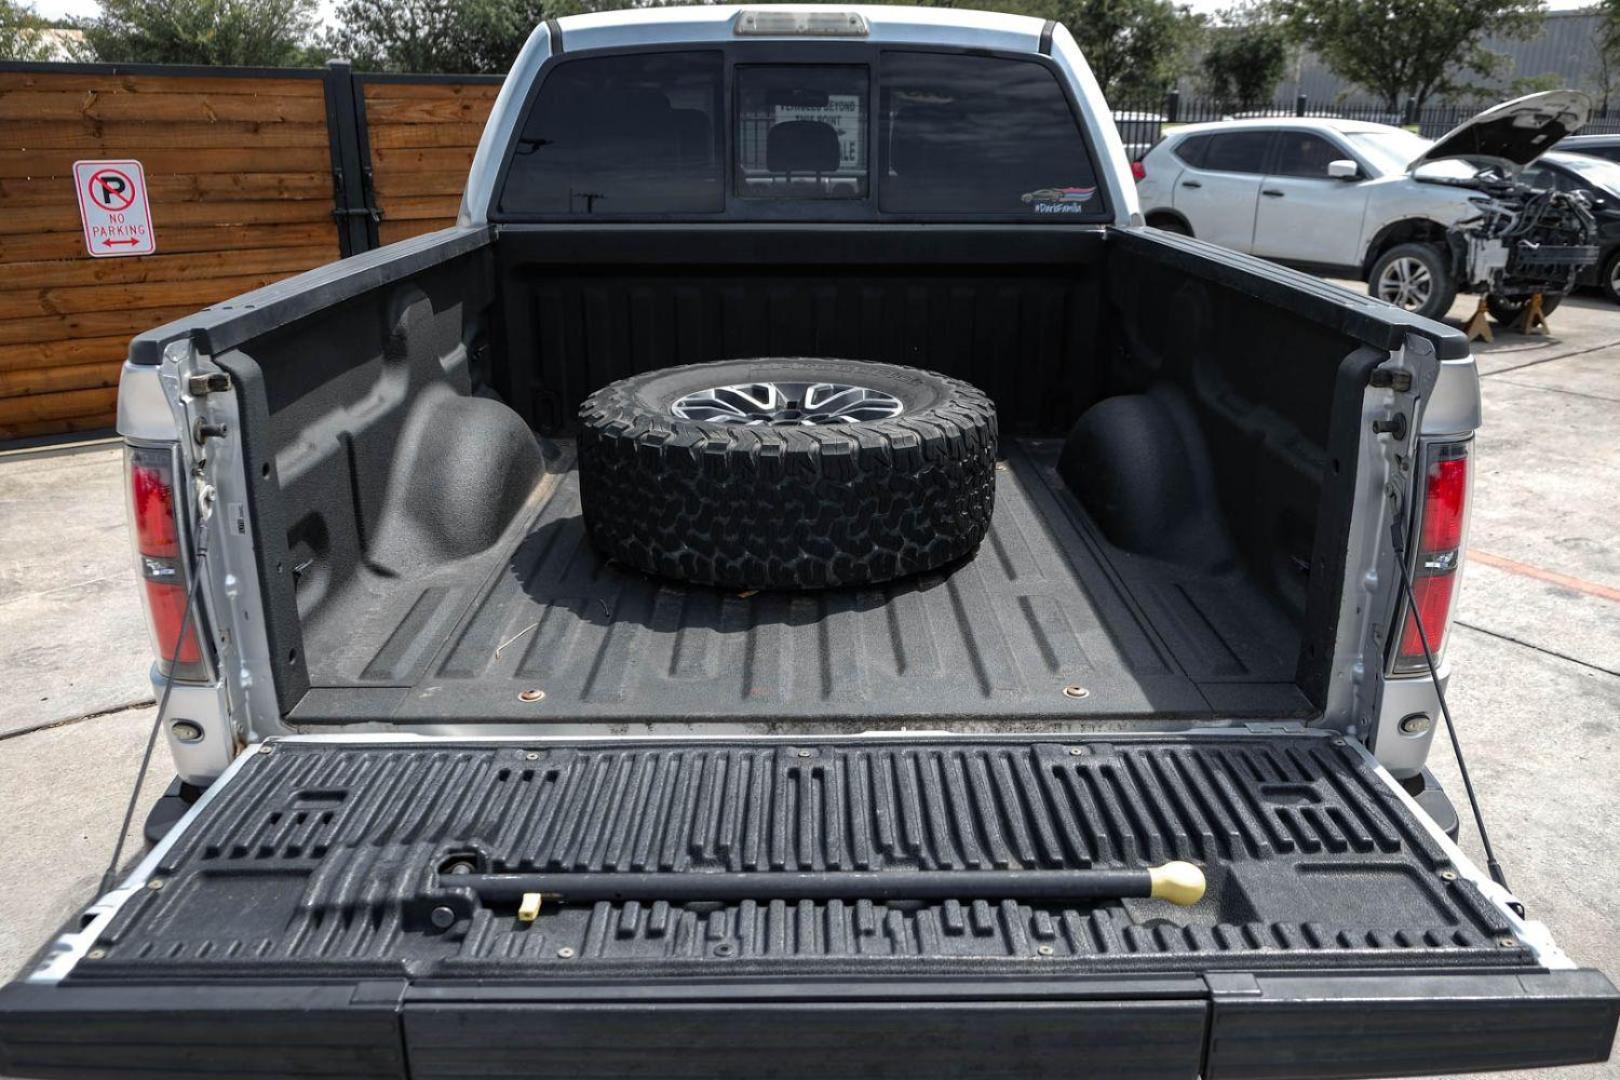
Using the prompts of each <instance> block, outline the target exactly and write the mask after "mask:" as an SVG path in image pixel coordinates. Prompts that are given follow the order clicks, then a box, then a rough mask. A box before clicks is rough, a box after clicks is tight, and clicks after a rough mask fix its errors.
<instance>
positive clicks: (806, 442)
mask: <svg viewBox="0 0 1620 1080" xmlns="http://www.w3.org/2000/svg"><path fill="white" fill-rule="evenodd" d="M579 415H580V423H581V431H580V438H579V473H580V497H581V501H582V503H583V513H584V518H585V528H586V530H587V532H588V534H589V535H590V538H591V542H592V544H594V545H595V546H596V548H597V550H599V551H600V552H602V553H603V554H604V555H606V556H608V557H610V558H612V559H616V560H618V561H619V562H621V563H625V564H627V565H629V566H632V567H636V568H638V569H641V570H645V571H648V572H649V573H654V574H660V575H663V576H665V577H671V578H678V579H680V580H682V581H689V582H697V583H701V584H706V585H720V586H725V587H728V588H736V589H815V588H830V587H834V586H847V585H869V584H873V583H876V582H881V581H888V580H891V579H893V578H898V577H903V576H905V575H907V574H915V573H918V572H920V571H924V570H933V569H936V568H938V567H941V566H944V565H946V564H948V563H950V562H953V561H954V560H957V559H960V558H962V557H963V556H964V555H967V554H969V553H970V552H972V551H973V550H974V548H975V547H976V546H977V545H978V543H979V541H980V540H982V539H983V538H984V534H985V531H986V530H987V529H988V528H989V527H990V512H991V509H992V507H993V506H994V504H995V466H996V446H997V443H996V412H995V407H994V406H993V405H992V404H991V403H990V399H989V398H988V397H986V396H985V395H984V394H983V393H982V392H980V391H979V390H977V389H975V388H974V387H972V386H969V385H968V384H967V383H965V382H961V381H959V380H957V379H951V378H947V377H946V376H944V375H939V374H936V373H934V372H931V371H920V370H918V369H916V368H908V367H898V366H895V365H892V364H873V363H866V362H864V361H858V360H830V359H829V360H823V359H815V358H792V359H769V358H767V359H758V360H723V361H720V362H718V363H712V364H693V365H690V366H687V367H678V368H666V369H664V370H662V371H650V372H647V373H645V374H642V375H633V376H631V377H630V378H628V379H621V380H620V381H618V382H616V383H612V384H611V385H609V386H605V387H603V388H602V389H600V390H598V391H597V392H596V393H594V394H592V395H591V396H590V397H589V398H587V399H586V400H585V403H584V404H583V405H582V406H581V407H580V414H579Z"/></svg>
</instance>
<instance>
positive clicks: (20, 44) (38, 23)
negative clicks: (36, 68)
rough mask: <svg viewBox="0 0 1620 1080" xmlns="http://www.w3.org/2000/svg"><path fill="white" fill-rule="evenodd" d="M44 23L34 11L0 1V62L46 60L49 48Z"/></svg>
mask: <svg viewBox="0 0 1620 1080" xmlns="http://www.w3.org/2000/svg"><path fill="white" fill-rule="evenodd" d="M44 30H45V21H44V20H43V19H41V18H40V17H39V16H38V15H35V14H34V9H33V8H31V7H28V6H27V5H24V4H14V3H12V2H11V0H0V60H48V59H50V56H51V47H50V43H49V41H47V39H46V37H45V35H44Z"/></svg>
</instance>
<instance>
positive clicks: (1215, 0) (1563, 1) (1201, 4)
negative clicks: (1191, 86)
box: [33, 0, 1592, 20]
mask: <svg viewBox="0 0 1620 1080" xmlns="http://www.w3.org/2000/svg"><path fill="white" fill-rule="evenodd" d="M1186 2H1187V5H1188V6H1189V7H1191V8H1192V9H1193V10H1194V11H1198V12H1203V13H1205V14H1213V13H1215V12H1217V11H1220V10H1222V9H1223V8H1229V7H1231V6H1232V0H1186ZM1591 2H1592V0H1548V4H1547V6H1548V7H1549V8H1550V9H1552V10H1553V11H1568V10H1570V9H1571V8H1579V7H1587V6H1588V5H1590V4H1591ZM33 6H34V10H35V11H37V12H39V14H41V15H43V16H44V17H45V18H47V19H58V18H64V17H73V18H79V17H88V16H93V15H95V14H96V12H97V11H98V10H99V8H100V5H99V4H97V3H96V0H34V4H33ZM335 6H336V3H335V0H321V16H322V19H323V20H324V19H325V18H326V17H327V15H329V14H330V13H331V11H332V9H333V7H335ZM830 6H832V5H830Z"/></svg>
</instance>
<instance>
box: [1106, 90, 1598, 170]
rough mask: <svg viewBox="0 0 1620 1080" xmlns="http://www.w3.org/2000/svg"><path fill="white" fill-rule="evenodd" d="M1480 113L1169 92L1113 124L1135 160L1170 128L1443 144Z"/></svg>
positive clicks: (1132, 107)
mask: <svg viewBox="0 0 1620 1080" xmlns="http://www.w3.org/2000/svg"><path fill="white" fill-rule="evenodd" d="M1479 111H1480V110H1479V109H1478V108H1474V107H1471V106H1463V105H1426V106H1424V107H1423V108H1421V109H1420V108H1418V107H1417V103H1416V102H1413V101H1408V102H1407V103H1406V104H1405V105H1403V106H1402V107H1400V108H1398V109H1391V108H1390V107H1389V106H1388V105H1387V104H1381V103H1373V102H1365V101H1361V102H1358V101H1313V100H1311V99H1310V98H1308V97H1306V96H1305V95H1304V94H1301V95H1299V96H1298V97H1296V98H1294V99H1292V100H1290V101H1272V102H1266V103H1260V104H1249V105H1239V104H1234V103H1232V102H1229V101H1219V100H1216V99H1213V98H1201V97H1192V96H1188V95H1184V94H1182V93H1181V92H1180V91H1177V90H1171V91H1170V92H1169V93H1167V94H1165V95H1164V96H1163V97H1159V98H1151V99H1145V100H1144V99H1136V100H1131V101H1124V102H1119V103H1116V104H1115V106H1114V121H1115V123H1116V124H1117V125H1118V126H1119V133H1120V138H1121V139H1122V140H1123V141H1124V143H1125V146H1126V149H1127V150H1128V151H1129V152H1130V154H1131V157H1132V158H1133V159H1135V158H1139V157H1140V156H1141V155H1142V154H1145V153H1147V151H1148V150H1149V149H1151V148H1152V147H1153V145H1154V144H1155V143H1157V142H1158V141H1159V140H1160V139H1161V138H1163V137H1164V131H1165V128H1166V127H1172V126H1174V125H1177V124H1200V123H1204V122H1206V121H1211V120H1239V119H1245V118H1249V117H1256V116H1316V117H1334V118H1337V119H1341V120H1365V121H1369V122H1371V123H1375V124H1392V125H1394V126H1397V127H1406V128H1411V129H1413V130H1415V131H1416V132H1417V133H1418V134H1420V135H1422V136H1423V137H1424V138H1428V139H1434V138H1439V137H1440V136H1441V135H1444V134H1445V133H1446V132H1448V131H1450V130H1451V129H1452V128H1454V127H1456V126H1457V125H1458V124H1461V123H1462V122H1463V121H1464V120H1467V119H1468V118H1469V117H1471V116H1473V115H1475V114H1476V113H1478V112H1479ZM1581 132H1582V134H1587V135H1599V134H1603V135H1607V134H1614V133H1620V109H1609V110H1606V111H1598V112H1595V113H1593V114H1592V117H1591V119H1589V120H1588V121H1587V124H1586V126H1585V127H1584V128H1582V129H1581Z"/></svg>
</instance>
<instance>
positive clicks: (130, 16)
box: [79, 0, 317, 67]
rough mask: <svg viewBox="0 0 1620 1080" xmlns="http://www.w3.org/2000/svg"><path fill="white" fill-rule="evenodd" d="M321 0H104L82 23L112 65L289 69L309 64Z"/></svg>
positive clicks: (92, 45) (98, 54)
mask: <svg viewBox="0 0 1620 1080" xmlns="http://www.w3.org/2000/svg"><path fill="white" fill-rule="evenodd" d="M316 17H317V0H101V15H100V17H99V18H95V19H90V20H86V21H84V22H82V23H80V24H79V29H81V30H83V31H84V38H85V44H86V46H87V47H88V50H89V51H90V52H91V53H92V54H93V58H94V59H96V60H101V61H104V62H107V63H150V64H204V65H210V66H212V65H217V64H226V65H237V66H250V67H287V66H295V65H299V64H307V63H309V62H310V61H311V59H312V56H311V53H310V51H309V46H310V43H311V41H312V39H313V37H314V33H315V21H316Z"/></svg>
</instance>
